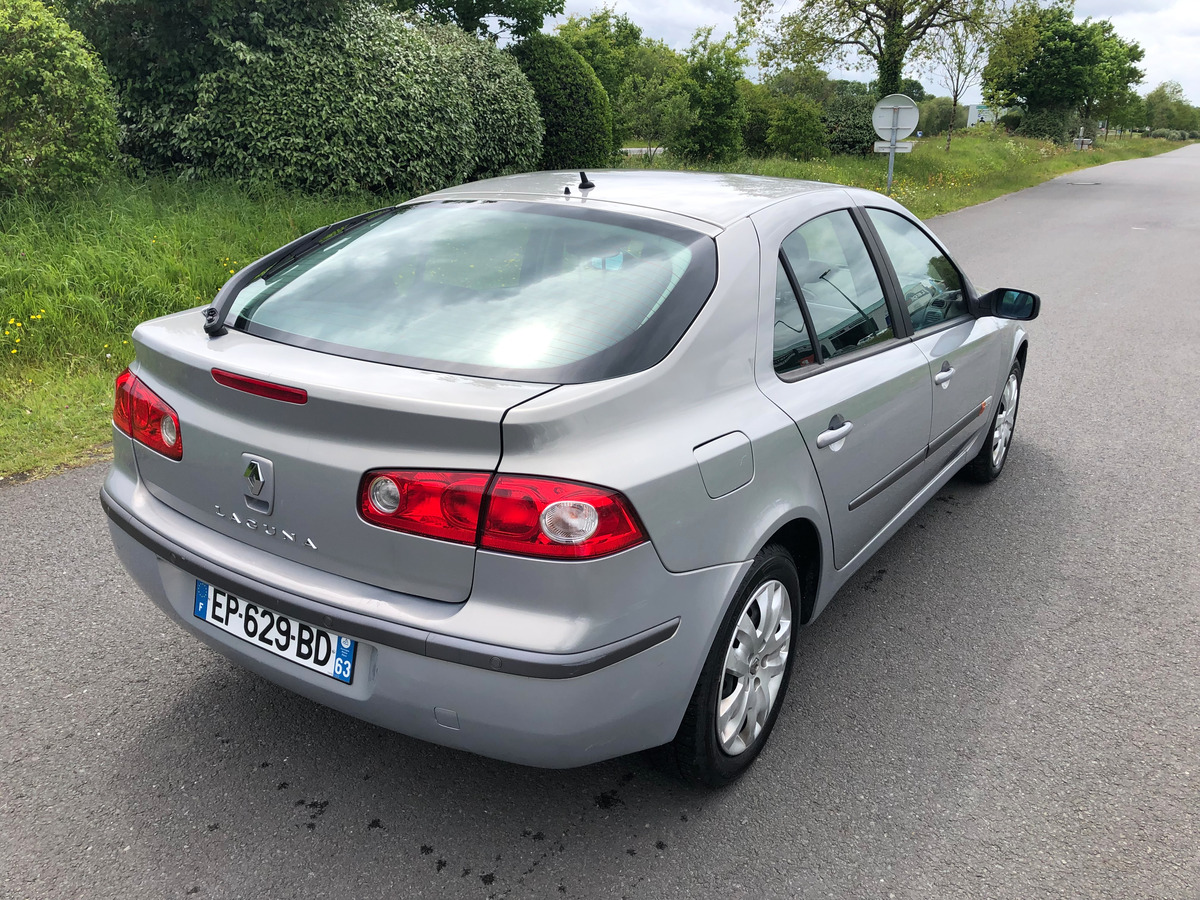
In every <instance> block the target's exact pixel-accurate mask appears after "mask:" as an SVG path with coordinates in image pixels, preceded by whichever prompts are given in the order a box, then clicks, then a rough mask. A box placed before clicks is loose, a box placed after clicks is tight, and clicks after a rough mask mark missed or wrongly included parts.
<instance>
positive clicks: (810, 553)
mask: <svg viewBox="0 0 1200 900" xmlns="http://www.w3.org/2000/svg"><path fill="white" fill-rule="evenodd" d="M767 544H779V545H780V546H781V547H783V548H784V549H785V550H787V552H788V553H789V554H791V557H792V561H793V562H795V564H796V570H797V572H798V573H799V575H800V624H802V625H803V624H807V623H808V622H810V621H812V616H813V610H814V609H815V608H816V603H817V588H818V586H819V585H820V583H821V565H822V560H823V553H822V548H821V533H820V531H819V530H818V529H817V526H816V523H814V522H813V521H812V520H811V519H807V518H804V517H802V516H800V517H796V518H794V519H791V520H790V521H788V522H785V523H784V524H782V525H780V526H779V527H777V528H776V529H775V531H774V532H773V533H772V534H771V535H770V536H769V537H768V538H766V540H764V541H763V542H762V544H761V545H760V546H759V548H758V549H759V550H761V549H762V547H765V546H766V545H767ZM756 552H757V551H756Z"/></svg>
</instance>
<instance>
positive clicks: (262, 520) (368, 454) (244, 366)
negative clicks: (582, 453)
mask: <svg viewBox="0 0 1200 900" xmlns="http://www.w3.org/2000/svg"><path fill="white" fill-rule="evenodd" d="M134 343H135V344H136V346H137V362H136V364H135V366H134V367H133V370H134V372H135V374H136V375H137V376H138V378H140V379H141V380H142V381H143V382H144V383H145V384H146V386H147V387H149V388H150V389H151V390H153V391H154V392H155V393H157V394H158V395H159V396H160V397H161V398H162V399H163V400H164V401H166V402H167V403H168V404H170V405H171V406H172V407H173V408H174V410H175V412H176V413H177V414H178V416H179V420H180V433H181V438H182V441H183V458H182V459H181V460H180V461H178V462H176V461H174V460H170V459H167V458H166V457H164V456H161V455H160V454H158V453H156V452H155V451H153V450H151V449H149V448H148V447H145V446H142V445H140V444H139V445H137V446H136V447H135V455H136V459H137V467H138V474H139V476H140V478H141V479H142V481H143V482H144V483H145V485H146V487H147V489H148V490H149V491H150V492H151V493H152V494H153V495H154V496H155V497H156V498H157V499H158V500H160V501H162V502H163V503H165V504H167V505H168V506H170V507H171V508H172V509H175V510H176V511H178V512H180V513H182V514H184V515H186V516H188V517H189V518H192V519H195V520H196V521H198V522H201V523H203V524H205V525H206V526H208V527H210V528H212V529H214V530H216V531H219V532H221V533H224V534H227V535H229V536H230V537H233V538H236V539H237V540H239V541H242V542H243V543H246V544H248V545H250V546H253V547H257V548H260V549H263V550H267V551H269V552H272V553H275V554H278V555H279V556H281V557H285V558H287V559H292V560H295V561H298V562H302V563H304V564H305V565H309V566H313V567H315V568H318V569H322V570H324V571H327V572H331V573H334V574H337V575H342V576H344V577H347V578H351V579H354V580H356V581H361V582H365V583H367V584H371V585H376V586H378V587H382V588H385V589H388V590H394V591H401V592H404V593H408V594H413V595H416V596H420V597H427V598H431V599H436V600H443V601H450V602H459V601H463V600H465V599H466V598H467V596H468V595H469V594H470V591H471V583H472V578H473V571H474V561H475V549H474V547H473V546H469V545H466V544H456V543H450V542H447V541H441V540H433V539H430V538H425V537H420V536H416V535H408V534H400V533H397V532H393V531H389V530H385V529H383V528H380V527H377V526H375V525H371V524H368V523H367V522H365V521H364V520H363V519H362V518H361V517H360V516H359V513H358V489H359V485H360V482H361V480H362V476H363V473H365V472H367V471H369V470H371V469H377V468H396V469H432V470H449V471H462V470H466V471H485V472H491V471H494V470H495V468H496V465H497V462H498V460H499V458H500V449H501V447H500V422H501V420H502V419H503V417H504V414H505V412H506V411H507V410H508V409H510V408H511V407H512V406H514V405H516V404H518V403H521V402H524V401H525V400H528V399H529V398H531V397H534V396H537V395H538V394H541V393H544V392H546V391H547V390H551V389H553V387H554V386H553V385H547V384H524V383H517V382H506V381H497V380H492V379H484V378H472V377H465V376H459V375H448V374H443V373H436V372H425V371H420V370H416V369H408V368H403V367H399V366H390V365H383V364H379V363H373V362H366V361H362V360H355V359H348V358H344V357H340V356H334V355H330V354H326V353H318V352H314V351H312V350H306V349H303V348H299V347H294V346H289V345H286V344H282V343H277V342H274V341H269V340H265V339H262V338H258V337H253V336H250V335H246V334H243V333H240V332H236V331H230V332H229V333H227V334H225V335H222V336H221V337H217V338H209V337H207V336H206V335H205V334H204V332H203V331H202V329H201V318H200V315H199V313H197V312H195V311H189V312H186V313H180V314H176V315H173V316H168V317H165V318H163V319H157V320H155V321H152V322H148V323H145V324H143V325H140V326H139V327H138V328H137V330H136V331H135V332H134ZM214 368H217V369H221V370H224V371H229V372H233V373H236V374H238V375H243V376H248V377H251V378H256V379H261V380H265V381H269V382H272V383H276V384H282V385H286V386H289V387H295V388H301V389H303V390H305V391H307V394H308V397H307V401H306V402H304V403H287V402H281V401H279V400H273V399H268V398H266V397H261V396H255V395H253V394H250V393H246V392H243V391H241V390H236V389H233V388H230V387H226V386H224V385H222V384H218V383H217V382H216V381H215V380H214V379H213V376H212V370H213V369H214ZM251 458H254V459H259V460H265V461H266V465H265V466H261V467H260V468H261V469H262V470H265V471H263V475H264V477H265V478H266V480H267V481H268V485H267V486H266V487H265V488H263V489H262V494H261V495H259V496H255V495H254V493H253V490H254V486H253V485H251V484H250V483H249V482H248V480H247V478H246V471H247V467H248V460H249V459H251Z"/></svg>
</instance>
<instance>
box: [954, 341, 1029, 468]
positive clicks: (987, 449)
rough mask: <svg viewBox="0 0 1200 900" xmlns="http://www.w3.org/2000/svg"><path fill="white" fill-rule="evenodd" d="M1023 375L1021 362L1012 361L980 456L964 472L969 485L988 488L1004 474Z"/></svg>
mask: <svg viewBox="0 0 1200 900" xmlns="http://www.w3.org/2000/svg"><path fill="white" fill-rule="evenodd" d="M1023 374H1024V368H1023V367H1022V365H1021V361H1020V360H1019V359H1017V360H1013V364H1012V368H1011V369H1009V370H1008V378H1006V379H1004V388H1003V389H1002V390H1001V392H1000V400H999V402H997V403H996V411H995V412H994V413H993V414H992V423H991V425H990V427H989V428H988V434H987V438H986V439H985V440H984V442H983V446H982V447H980V448H979V453H978V454H976V456H975V458H974V459H973V460H971V461H970V462H969V463H967V465H966V466H965V467H964V468H963V474H964V475H966V476H967V477H968V478H969V479H970V480H972V481H976V482H978V483H980V484H987V483H988V482H989V481H995V480H996V479H997V478H998V477H999V476H1000V473H1001V472H1003V471H1004V464H1005V463H1006V462H1007V461H1008V456H1009V452H1010V450H1011V449H1012V438H1013V431H1014V430H1015V428H1016V426H1017V410H1018V408H1019V406H1020V400H1021V377H1022V375H1023Z"/></svg>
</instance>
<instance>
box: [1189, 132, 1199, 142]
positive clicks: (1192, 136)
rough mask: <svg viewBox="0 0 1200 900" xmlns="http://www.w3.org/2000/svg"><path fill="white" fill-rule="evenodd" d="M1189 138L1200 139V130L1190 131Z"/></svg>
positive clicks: (1190, 139) (1192, 139)
mask: <svg viewBox="0 0 1200 900" xmlns="http://www.w3.org/2000/svg"><path fill="white" fill-rule="evenodd" d="M1188 140H1189V141H1200V131H1189V132H1188Z"/></svg>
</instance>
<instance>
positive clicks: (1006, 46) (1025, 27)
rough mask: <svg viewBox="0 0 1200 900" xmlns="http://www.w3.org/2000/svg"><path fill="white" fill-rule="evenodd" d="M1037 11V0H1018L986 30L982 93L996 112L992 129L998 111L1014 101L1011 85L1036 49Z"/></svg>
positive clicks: (1037, 33)
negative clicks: (987, 32)
mask: <svg viewBox="0 0 1200 900" xmlns="http://www.w3.org/2000/svg"><path fill="white" fill-rule="evenodd" d="M1040 12H1041V11H1040V9H1039V8H1038V5H1037V0H1017V2H1016V3H1014V4H1013V5H1012V6H1011V7H1009V9H1008V11H1007V12H1006V13H1004V14H1003V15H1002V16H1001V18H1000V19H999V20H998V21H997V22H996V23H995V26H994V27H993V28H991V29H990V31H989V40H988V46H987V63H986V64H985V65H984V67H983V73H982V79H983V83H982V94H983V102H984V103H986V104H987V105H988V107H989V108H991V109H993V110H995V112H996V118H995V119H993V120H992V128H993V129H994V128H995V127H996V126H997V125H998V124H999V121H1000V111H1001V110H1003V109H1006V108H1008V107H1011V106H1014V105H1016V103H1017V95H1016V94H1015V93H1014V92H1013V89H1012V85H1013V83H1014V81H1015V80H1016V77H1017V73H1018V72H1020V71H1021V70H1022V69H1024V67H1025V66H1026V65H1027V64H1028V62H1029V60H1030V59H1032V58H1033V55H1034V53H1035V52H1036V50H1037V45H1038V38H1039V31H1038V15H1039V13H1040Z"/></svg>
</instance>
